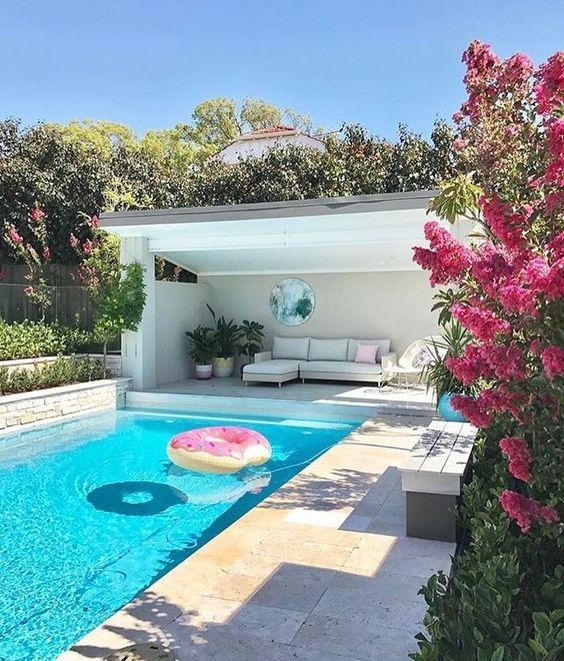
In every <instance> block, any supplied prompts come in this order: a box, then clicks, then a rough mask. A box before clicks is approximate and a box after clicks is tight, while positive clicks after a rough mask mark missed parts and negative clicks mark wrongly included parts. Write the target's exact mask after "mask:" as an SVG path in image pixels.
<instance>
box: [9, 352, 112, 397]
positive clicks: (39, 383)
mask: <svg viewBox="0 0 564 661" xmlns="http://www.w3.org/2000/svg"><path fill="white" fill-rule="evenodd" d="M104 376H105V368H104V366H103V365H102V363H101V362H100V361H99V360H94V359H93V358H90V357H88V356H87V357H85V358H81V359H79V358H76V357H75V356H70V357H65V356H59V357H58V358H57V360H55V361H53V362H51V363H47V364H45V365H42V366H35V367H34V368H33V369H25V368H19V369H15V370H11V371H10V370H8V368H7V367H2V368H0V395H11V394H16V393H22V392H30V391H32V390H43V389H45V388H55V387H57V386H65V385H70V384H73V383H83V382H85V381H96V380H98V379H103V378H104Z"/></svg>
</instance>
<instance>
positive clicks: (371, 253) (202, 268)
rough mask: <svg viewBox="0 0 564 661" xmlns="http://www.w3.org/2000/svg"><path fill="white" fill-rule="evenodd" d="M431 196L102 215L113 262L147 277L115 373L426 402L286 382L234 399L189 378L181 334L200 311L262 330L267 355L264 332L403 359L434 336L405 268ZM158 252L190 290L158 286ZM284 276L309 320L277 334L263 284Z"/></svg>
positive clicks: (149, 382)
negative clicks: (112, 240)
mask: <svg viewBox="0 0 564 661" xmlns="http://www.w3.org/2000/svg"><path fill="white" fill-rule="evenodd" d="M434 194H435V191H417V192H409V193H393V194H382V195H369V196H357V197H348V198H330V199H325V200H296V201H290V202H272V203H256V204H244V205H232V206H223V207H201V208H187V209H164V210H149V211H128V212H120V213H109V214H104V215H103V216H102V225H103V227H104V228H105V229H106V230H108V231H110V232H112V233H115V234H117V235H119V236H120V237H121V245H122V261H123V262H124V263H128V262H132V261H137V262H139V263H141V264H142V265H143V266H144V269H145V285H146V293H147V302H146V308H145V311H144V314H143V319H142V322H141V325H140V327H139V329H138V330H137V331H136V332H134V333H131V332H128V333H126V334H125V335H124V337H123V341H122V358H123V372H124V374H126V375H128V376H131V377H133V381H134V388H135V389H136V390H138V391H149V390H153V389H155V388H158V389H159V390H162V391H168V392H176V393H178V392H185V393H196V394H197V393H202V394H204V393H205V394H206V395H215V394H217V395H219V394H220V393H223V394H227V393H229V396H242V395H244V394H245V395H246V396H247V397H276V398H279V397H282V398H285V399H287V398H289V397H291V398H292V399H296V400H303V399H312V400H318V399H326V398H330V399H337V400H346V399H353V400H354V399H360V400H373V401H384V402H385V401H387V400H389V399H393V398H394V397H395V396H397V398H399V399H400V400H401V399H405V398H406V397H407V400H408V401H413V402H415V403H418V404H428V403H429V397H428V396H427V395H426V394H425V393H424V392H421V391H419V392H418V391H414V392H411V393H407V394H406V393H405V392H403V389H395V390H394V389H390V390H385V389H384V390H382V391H379V390H378V389H377V388H370V389H368V390H366V389H365V390H363V389H362V388H361V386H362V384H360V383H357V384H356V385H354V384H353V385H350V386H349V385H348V384H346V383H341V384H337V385H335V384H331V383H326V382H319V383H317V384H299V383H295V384H294V383H289V384H286V385H285V387H284V388H282V389H281V390H282V391H284V392H282V393H280V392H278V393H276V394H274V392H273V391H272V389H271V388H269V387H268V386H263V385H258V386H257V385H255V386H253V387H252V388H249V392H248V393H244V391H243V390H242V389H241V388H240V387H239V383H240V382H239V383H238V382H236V380H228V381H222V380H221V379H214V380H213V381H212V382H210V383H200V382H197V381H196V380H195V379H193V378H192V377H193V366H192V365H191V363H190V361H189V358H188V346H187V340H186V337H185V332H186V331H187V330H191V329H193V328H195V327H196V326H197V325H198V324H204V325H211V324H212V319H211V317H210V314H209V311H208V309H207V305H208V304H209V305H211V306H212V307H213V308H214V309H215V311H216V313H217V314H218V315H224V316H225V317H226V318H227V319H230V318H232V317H233V318H234V319H235V321H236V322H238V323H240V322H241V321H242V320H243V319H249V320H256V321H258V322H259V323H261V324H263V326H264V329H265V341H264V349H266V350H270V348H271V347H272V341H273V338H274V336H284V337H293V338H297V337H311V338H322V339H328V338H346V337H355V338H374V337H377V338H387V339H388V340H389V341H390V343H391V350H392V351H393V352H395V353H396V354H397V355H398V356H399V355H401V353H402V352H403V351H404V350H405V349H406V348H407V346H408V345H409V344H410V343H411V342H413V341H414V340H416V339H418V338H422V337H425V336H427V335H431V334H433V333H435V331H436V321H435V317H434V315H433V314H432V313H431V312H430V307H431V300H432V290H431V288H430V287H429V285H428V282H427V278H426V276H425V274H424V273H422V272H421V270H420V269H418V267H417V266H416V265H414V264H413V262H412V260H411V254H412V251H411V248H412V246H414V245H417V244H421V243H422V242H423V240H424V239H423V225H424V223H425V220H426V208H427V205H428V202H429V200H430V198H431V197H433V195H434ZM459 231H460V230H459ZM157 255H160V256H162V257H164V258H165V259H167V260H169V261H171V262H173V263H174V264H177V265H179V266H181V267H183V268H185V269H187V270H189V271H191V272H192V273H194V274H196V276H197V282H196V283H179V282H156V281H155V267H154V258H155V256H157ZM287 276H292V277H299V278H301V279H303V280H306V281H307V283H308V284H309V286H310V287H311V289H312V290H313V291H314V293H315V308H314V310H313V313H312V314H311V316H310V318H309V319H307V321H306V322H305V323H303V324H302V325H299V326H284V325H283V324H281V323H280V322H279V321H277V319H275V318H274V316H273V314H272V312H271V309H270V306H269V300H270V293H271V291H272V289H273V287H275V286H276V284H277V283H278V282H279V281H280V280H281V279H283V278H285V277H287ZM235 374H239V366H237V367H236V371H235ZM241 385H242V384H241ZM396 390H397V392H396ZM351 392H352V393H353V395H352V397H349V395H348V394H347V393H351Z"/></svg>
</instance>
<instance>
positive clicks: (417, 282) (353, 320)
mask: <svg viewBox="0 0 564 661" xmlns="http://www.w3.org/2000/svg"><path fill="white" fill-rule="evenodd" d="M284 277H285V276H284V275H283V274H281V275H256V276H253V275H244V276H209V277H206V278H205V281H206V282H208V283H209V284H210V285H211V288H212V292H211V304H212V305H213V307H214V308H215V310H216V312H217V313H218V314H223V315H225V316H226V317H228V318H231V317H235V319H236V320H237V321H242V320H243V319H255V320H257V321H259V322H260V323H262V324H264V326H265V330H266V334H267V337H266V342H265V348H267V349H270V348H271V347H272V337H273V336H274V335H284V336H289V337H290V336H300V335H301V336H303V335H309V336H310V337H322V338H323V337H327V338H330V337H358V338H363V337H364V338H372V339H377V338H390V340H391V343H392V349H393V350H394V351H397V352H398V353H399V354H401V352H403V351H404V350H405V349H406V348H407V346H408V345H409V344H410V343H411V342H412V341H413V340H416V339H418V338H420V337H424V336H426V335H430V334H433V333H435V332H436V315H435V313H431V312H430V309H431V305H432V300H431V298H432V294H433V292H432V289H431V288H430V286H429V284H428V279H427V275H426V274H425V273H423V272H422V271H404V272H378V273H335V274H325V273H324V274H303V275H294V274H292V276H291V277H299V278H303V279H304V280H305V281H306V282H308V283H309V284H310V285H311V287H312V288H313V290H314V292H315V297H316V307H315V310H314V312H313V314H312V316H311V317H310V319H309V320H308V321H307V322H306V323H305V324H302V325H301V326H296V327H288V326H284V325H282V324H280V323H279V322H277V321H276V320H275V319H274V317H273V316H272V313H271V312H270V307H269V299H270V292H271V290H272V287H273V286H274V285H275V284H276V283H277V282H279V281H280V280H282V279H283V278H284Z"/></svg>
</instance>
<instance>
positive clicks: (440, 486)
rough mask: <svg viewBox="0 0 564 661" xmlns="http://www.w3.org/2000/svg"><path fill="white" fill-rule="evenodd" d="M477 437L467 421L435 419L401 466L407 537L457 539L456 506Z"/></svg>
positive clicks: (448, 540) (449, 540) (473, 428)
mask: <svg viewBox="0 0 564 661" xmlns="http://www.w3.org/2000/svg"><path fill="white" fill-rule="evenodd" d="M475 438H476V428H475V427H473V426H472V425H470V424H468V423H462V422H445V421H443V420H433V421H432V422H431V424H430V425H429V427H428V428H427V429H426V431H425V432H424V433H423V434H422V436H421V438H420V439H419V440H418V441H417V443H416V444H415V446H414V447H413V450H412V451H411V452H410V455H409V458H408V459H407V460H406V461H405V462H404V463H403V464H402V465H401V466H400V468H399V471H400V474H401V488H402V491H404V492H405V503H406V534H407V536H408V537H422V538H423V539H437V540H441V541H446V542H454V541H456V520H455V514H454V506H455V505H456V504H457V499H458V497H459V496H460V492H461V489H462V484H463V480H464V475H465V473H466V469H467V467H468V464H469V461H470V455H471V453H472V448H473V446H474V439H475Z"/></svg>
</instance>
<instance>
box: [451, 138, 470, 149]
mask: <svg viewBox="0 0 564 661" xmlns="http://www.w3.org/2000/svg"><path fill="white" fill-rule="evenodd" d="M452 146H453V147H454V149H456V151H462V150H463V149H466V147H468V140H463V139H462V138H456V140H455V141H454V142H453V143H452Z"/></svg>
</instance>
